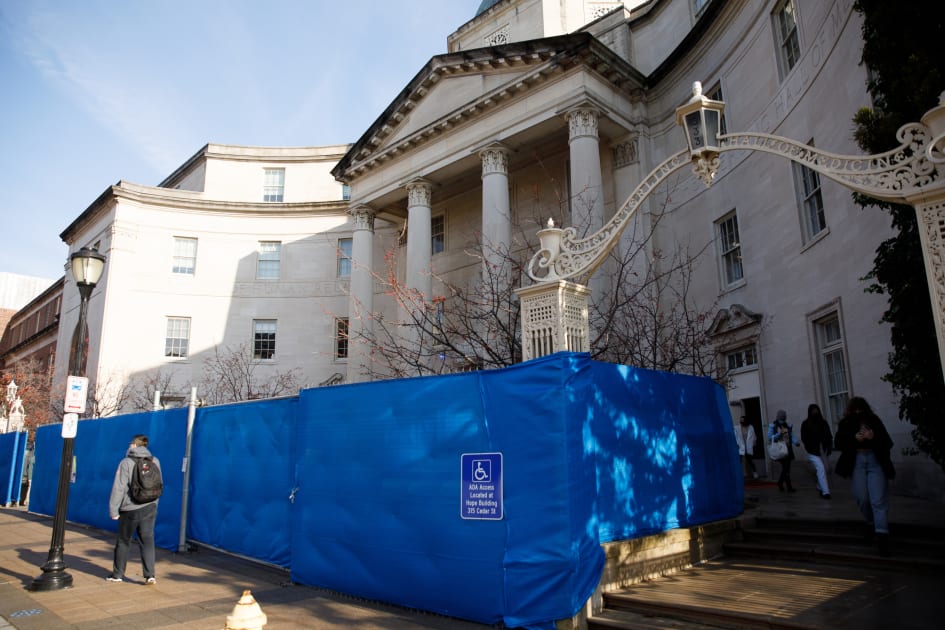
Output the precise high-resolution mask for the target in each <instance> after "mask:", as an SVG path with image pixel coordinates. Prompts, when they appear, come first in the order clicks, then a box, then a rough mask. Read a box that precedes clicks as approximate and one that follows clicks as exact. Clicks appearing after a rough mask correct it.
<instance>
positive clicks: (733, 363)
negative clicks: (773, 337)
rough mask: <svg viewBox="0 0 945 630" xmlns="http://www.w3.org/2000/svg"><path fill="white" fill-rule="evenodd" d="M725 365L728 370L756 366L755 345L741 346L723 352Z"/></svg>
mask: <svg viewBox="0 0 945 630" xmlns="http://www.w3.org/2000/svg"><path fill="white" fill-rule="evenodd" d="M725 365H726V366H727V367H728V369H729V371H734V370H742V369H745V368H753V367H758V357H757V356H756V355H755V346H753V345H750V346H743V347H741V348H737V349H735V350H730V351H728V352H726V353H725Z"/></svg>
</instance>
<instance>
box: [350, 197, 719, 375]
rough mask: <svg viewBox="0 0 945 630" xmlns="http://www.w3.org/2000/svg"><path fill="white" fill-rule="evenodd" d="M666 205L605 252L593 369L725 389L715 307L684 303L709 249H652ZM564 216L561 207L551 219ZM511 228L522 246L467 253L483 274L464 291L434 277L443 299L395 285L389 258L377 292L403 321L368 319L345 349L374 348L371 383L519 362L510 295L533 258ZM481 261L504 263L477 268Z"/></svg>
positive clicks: (593, 317) (475, 247)
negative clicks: (612, 368)
mask: <svg viewBox="0 0 945 630" xmlns="http://www.w3.org/2000/svg"><path fill="white" fill-rule="evenodd" d="M669 201H670V198H669V194H668V193H667V194H666V195H665V197H664V199H663V201H662V202H660V204H659V205H660V207H659V208H658V210H657V211H656V212H653V213H650V214H649V215H648V216H647V217H646V219H645V220H646V221H649V225H650V229H649V230H647V231H646V232H645V233H643V232H642V231H641V232H640V233H634V232H633V231H632V228H631V231H630V232H629V233H628V234H627V235H626V236H625V238H624V239H623V241H622V247H620V248H615V249H614V250H613V251H611V253H610V254H609V256H608V259H607V261H606V262H605V263H604V264H603V265H602V267H601V270H599V271H598V273H599V274H605V276H606V282H605V284H606V285H607V286H609V287H611V288H612V289H611V290H610V291H609V292H607V294H605V295H599V296H595V299H594V301H593V304H592V306H591V309H590V313H589V318H590V328H591V330H592V331H593V338H592V339H591V340H590V353H591V356H592V357H593V358H595V359H599V360H604V361H610V362H615V363H624V364H630V365H635V366H638V367H646V368H651V369H658V370H664V371H672V372H682V373H688V374H696V375H706V376H712V377H714V378H716V379H719V380H721V379H722V375H721V374H720V373H719V370H718V368H717V361H716V352H715V350H714V348H713V347H712V345H711V344H710V343H709V339H708V337H707V336H706V333H707V330H708V327H709V325H710V324H711V322H712V313H713V311H714V310H715V308H716V306H717V304H716V302H715V301H713V302H712V303H711V304H703V305H697V304H696V303H695V300H694V299H693V297H692V295H691V294H690V289H691V286H692V282H693V277H694V272H695V270H696V268H697V263H698V260H699V258H700V257H701V256H702V255H703V254H704V253H705V251H706V250H707V248H708V243H706V244H703V245H702V246H701V247H698V248H697V249H696V250H695V251H690V250H689V249H688V248H687V247H684V246H681V245H676V246H675V248H674V249H673V251H671V252H669V253H664V252H662V251H659V250H653V248H652V243H651V241H650V239H651V235H652V233H653V229H654V228H655V226H656V225H657V224H658V223H659V222H660V221H661V220H662V218H663V216H664V213H665V208H666V206H667V204H668V203H669ZM560 212H561V208H560V207H559V208H558V209H557V210H556V211H555V213H556V214H559V216H560ZM521 214H522V215H524V214H526V213H524V212H523V213H521ZM533 214H534V216H532V217H531V220H532V221H533V223H531V226H534V225H541V224H542V223H543V218H542V217H540V216H539V215H538V213H537V212H533ZM642 220H644V219H641V221H642ZM525 223H526V224H527V223H528V221H527V220H526V221H525ZM634 225H637V223H635V224H634ZM514 228H515V229H516V231H517V232H518V236H517V242H518V243H519V244H520V245H519V246H518V247H517V248H513V249H512V250H511V251H502V252H496V251H494V250H489V254H490V255H489V256H488V257H484V256H483V252H484V251H487V250H486V247H485V246H484V244H483V243H482V242H481V240H480V239H478V238H477V241H476V242H475V243H473V244H472V245H471V246H470V247H469V249H468V250H467V253H468V254H469V255H470V259H471V261H473V262H477V261H478V262H479V263H480V264H481V266H482V270H483V271H482V273H481V274H467V276H472V278H471V279H470V280H469V281H468V283H467V284H464V285H460V284H457V283H451V282H449V281H447V280H446V279H445V278H444V277H436V278H435V280H437V281H438V282H437V285H438V286H440V287H442V289H441V291H442V293H441V294H439V295H433V296H424V295H420V294H419V293H418V292H417V291H416V290H414V289H411V288H410V287H407V286H406V284H405V283H404V282H402V281H400V280H399V279H398V278H397V272H396V270H397V259H396V252H395V251H391V252H388V255H387V257H386V262H387V270H386V276H385V277H375V282H377V283H380V284H383V285H384V286H385V287H386V292H387V294H388V295H389V296H391V297H393V298H394V300H395V301H396V303H397V306H398V312H399V313H400V314H401V317H400V318H397V319H395V320H391V319H390V318H385V317H383V316H381V315H379V314H374V315H373V321H372V322H371V324H372V325H371V326H370V327H367V328H368V329H371V330H372V332H371V333H362V334H361V338H360V339H352V340H351V342H352V343H364V344H367V345H368V347H369V348H370V359H371V360H370V365H369V366H368V367H367V371H368V375H369V376H371V377H373V378H390V377H404V376H416V375H427V374H437V373H442V372H453V371H458V370H467V369H488V368H497V367H503V366H508V365H512V364H513V363H516V362H518V361H520V360H521V356H522V348H521V339H520V330H519V328H520V322H519V318H520V306H519V303H518V299H517V296H516V295H515V293H514V288H515V287H517V286H521V285H522V284H523V280H525V273H524V270H525V265H526V264H527V261H528V259H529V258H530V256H531V255H532V253H533V251H532V248H531V247H530V246H528V245H526V244H527V243H529V242H530V241H532V240H534V239H533V238H529V236H528V234H526V233H525V231H523V227H522V224H521V223H519V224H517V225H515V226H514ZM651 250H653V251H651ZM484 259H486V260H489V261H496V260H498V261H500V262H498V263H494V264H482V261H483V260H484Z"/></svg>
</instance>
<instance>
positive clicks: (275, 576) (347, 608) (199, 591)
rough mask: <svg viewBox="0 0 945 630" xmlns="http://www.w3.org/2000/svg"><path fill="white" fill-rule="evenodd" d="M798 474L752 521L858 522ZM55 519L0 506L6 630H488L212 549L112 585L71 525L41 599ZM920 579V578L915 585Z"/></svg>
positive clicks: (766, 488) (914, 510)
mask: <svg viewBox="0 0 945 630" xmlns="http://www.w3.org/2000/svg"><path fill="white" fill-rule="evenodd" d="M800 473H801V471H800V470H799V471H798V474H796V475H795V477H796V480H797V482H798V492H795V493H786V492H778V489H777V486H776V485H775V484H773V483H770V482H767V481H765V480H761V481H759V482H749V484H748V485H747V486H746V488H745V499H746V510H745V516H746V517H747V516H774V517H787V518H797V519H819V520H828V521H850V520H857V519H859V518H861V517H860V515H859V512H858V510H857V508H856V505H855V503H854V502H853V498H852V497H851V496H850V492H849V487H848V486H849V484H848V482H846V481H845V480H842V479H838V478H836V477H834V478H833V479H831V483H832V486H831V493H832V495H833V499H832V500H829V501H827V500H824V499H821V498H820V497H819V496H818V494H817V491H816V489H815V488H814V485H813V483H809V482H808V481H807V480H806V479H805V477H804V476H803V475H802V474H800ZM890 521H891V524H892V525H891V530H892V532H893V536H895V531H896V530H895V527H896V525H897V524H915V525H926V526H929V527H939V528H945V504H941V503H933V502H930V501H924V500H921V499H912V498H907V497H900V496H892V497H891V499H890ZM51 530H52V519H50V518H48V517H41V516H37V515H34V514H29V513H27V512H26V511H25V508H0V630H8V629H9V628H19V629H23V630H32V629H37V630H39V629H53V628H55V629H59V628H78V629H87V630H92V629H93V628H94V629H98V628H123V629H124V628H142V629H145V628H192V629H198V630H199V629H204V628H205V629H207V630H211V629H212V630H221V629H222V628H224V627H225V625H226V616H227V615H229V614H231V613H232V611H233V606H234V605H235V604H236V602H237V601H238V600H239V598H240V595H241V594H242V592H243V590H245V589H249V590H251V591H252V593H253V596H254V597H255V598H256V601H257V602H259V605H260V606H261V607H262V610H263V612H265V613H266V615H267V617H268V624H267V626H266V628H267V630H268V629H269V628H273V629H275V628H279V629H294V628H307V629H316V630H333V629H341V628H363V629H366V630H373V629H378V630H381V629H383V630H420V629H428V630H438V629H442V630H446V629H450V630H476V629H480V630H481V629H482V628H486V627H489V626H485V625H481V624H474V623H469V622H465V621H461V620H457V619H451V618H447V617H442V616H438V615H434V614H429V613H422V612H417V611H411V610H406V609H402V608H397V607H395V606H385V605H383V604H378V603H374V602H366V601H361V600H358V599H356V598H349V597H344V596H341V595H338V594H336V593H332V592H328V591H323V590H319V589H315V588H309V587H306V586H298V585H292V584H291V583H290V582H289V575H288V572H286V571H282V570H279V569H276V568H271V567H267V566H263V565H259V564H257V563H253V562H249V561H246V560H242V559H240V558H236V557H233V556H230V555H227V554H223V553H219V552H215V551H212V550H205V549H202V550H199V551H196V552H194V553H185V554H177V553H171V552H169V551H166V550H162V549H158V555H157V573H158V576H157V577H158V582H157V584H156V585H154V586H144V579H143V578H142V577H141V564H140V562H139V561H138V557H137V554H136V553H134V552H133V553H132V557H131V559H130V560H129V563H128V569H129V571H128V578H127V581H126V582H124V583H121V584H112V583H109V582H106V581H105V579H104V578H105V576H106V575H107V574H108V572H109V570H110V568H111V562H112V548H113V544H114V539H113V536H112V534H111V533H109V532H103V531H100V530H96V529H90V528H85V527H81V526H73V525H69V526H67V527H66V536H65V558H66V565H67V567H68V568H67V570H68V572H69V573H70V574H71V575H72V576H73V579H74V584H73V587H72V588H70V589H64V590H61V591H52V592H44V593H33V592H31V591H28V590H26V587H27V586H28V585H29V584H30V583H31V582H32V580H33V578H34V577H36V576H37V575H39V574H40V573H41V571H40V567H41V566H42V564H43V563H44V562H45V561H46V557H47V553H48V550H49V541H50V536H51ZM917 579H921V578H917Z"/></svg>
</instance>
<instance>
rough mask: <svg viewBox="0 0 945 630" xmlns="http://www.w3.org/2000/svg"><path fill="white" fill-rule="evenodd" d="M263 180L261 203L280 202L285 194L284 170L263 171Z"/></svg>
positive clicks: (270, 169) (269, 169) (271, 169)
mask: <svg viewBox="0 0 945 630" xmlns="http://www.w3.org/2000/svg"><path fill="white" fill-rule="evenodd" d="M263 177H264V180H263V201H270V202H279V201H282V199H283V195H284V193H285V169H284V168H267V169H265V173H264V176H263Z"/></svg>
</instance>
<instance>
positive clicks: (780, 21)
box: [774, 0, 801, 78]
mask: <svg viewBox="0 0 945 630" xmlns="http://www.w3.org/2000/svg"><path fill="white" fill-rule="evenodd" d="M774 33H775V39H776V43H777V46H778V66H779V69H780V71H781V78H784V77H785V76H786V75H787V73H788V72H790V71H791V68H793V67H794V66H795V64H797V60H798V59H800V57H801V46H800V44H799V43H798V39H797V16H796V14H795V12H794V0H784V2H782V3H781V4H779V5H778V8H777V9H775V11H774Z"/></svg>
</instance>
